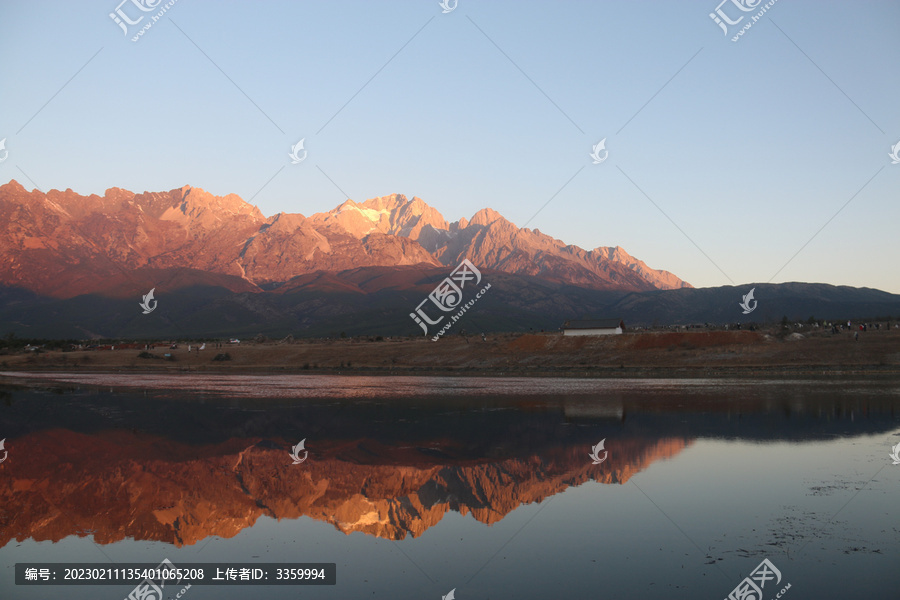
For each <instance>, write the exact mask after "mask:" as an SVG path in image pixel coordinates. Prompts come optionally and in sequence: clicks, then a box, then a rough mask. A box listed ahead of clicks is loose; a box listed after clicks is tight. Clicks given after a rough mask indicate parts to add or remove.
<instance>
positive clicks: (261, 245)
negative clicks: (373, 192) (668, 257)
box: [0, 181, 690, 298]
mask: <svg viewBox="0 0 900 600" xmlns="http://www.w3.org/2000/svg"><path fill="white" fill-rule="evenodd" d="M0 223H3V224H4V225H3V226H0V259H2V264H0V283H2V284H5V285H7V286H13V287H18V288H23V289H27V290H30V291H33V292H36V293H39V294H42V295H47V296H53V297H57V298H68V297H73V296H77V295H81V294H86V293H92V292H101V291H102V290H106V289H109V288H115V287H122V286H124V285H126V284H127V283H129V282H130V283H131V284H133V285H134V286H137V287H139V288H141V287H147V288H148V289H149V287H154V282H153V281H152V280H147V279H143V278H136V277H135V271H136V270H137V269H148V268H149V269H173V268H176V269H187V270H188V271H185V272H196V273H199V272H206V273H210V274H217V275H221V276H226V277H236V278H240V279H243V280H244V281H245V282H246V283H247V284H249V285H250V286H253V287H257V286H258V287H259V288H262V289H266V288H267V287H270V286H277V285H278V284H281V283H283V282H287V281H289V280H291V279H292V278H294V277H297V276H300V275H306V274H310V273H315V272H318V271H328V272H340V271H346V270H350V269H355V268H363V267H378V266H390V267H396V266H410V265H422V266H423V267H425V268H429V267H438V266H441V265H443V266H445V267H446V266H453V265H456V264H457V263H458V262H459V261H460V260H462V259H463V258H469V260H471V261H473V262H474V263H475V264H476V265H477V266H478V268H479V269H493V270H497V271H503V272H506V273H510V274H517V275H526V276H534V277H539V278H541V279H544V280H547V281H552V282H556V283H564V284H572V285H578V286H581V287H586V288H590V289H598V290H599V289H606V290H623V291H642V290H653V289H670V288H681V287H690V286H689V284H687V283H685V282H683V281H682V280H680V279H679V278H678V277H676V276H675V275H672V274H671V273H668V272H666V271H657V270H654V269H651V268H649V267H647V265H645V264H644V263H643V262H641V261H639V260H637V259H634V258H632V257H631V256H629V255H628V254H627V253H625V252H624V250H621V249H620V248H615V249H608V248H597V249H595V250H592V251H586V250H583V249H581V248H578V247H576V246H567V245H565V244H563V242H561V241H560V240H556V239H554V238H551V237H549V236H547V235H544V234H542V233H540V232H539V231H536V230H535V231H532V230H529V229H518V228H517V227H516V226H515V225H513V224H512V223H510V222H509V221H507V220H506V219H504V218H503V217H502V215H500V214H499V213H497V212H495V211H493V210H491V209H483V210H481V211H479V212H478V213H476V214H475V215H474V216H473V217H472V219H471V221H467V220H466V219H461V220H460V221H457V222H454V223H449V224H448V223H447V221H446V220H445V219H444V217H443V216H441V214H440V213H439V212H438V211H437V210H435V209H434V208H433V207H430V206H428V205H427V204H425V202H423V201H422V200H421V199H419V198H413V199H412V200H407V199H406V197H405V196H402V195H399V194H394V195H390V196H383V197H380V198H373V199H371V200H367V201H366V202H363V203H359V204H358V203H356V202H354V201H352V200H347V201H346V202H344V203H343V204H342V205H341V206H339V207H337V208H335V209H334V210H331V211H329V212H327V213H317V214H314V215H312V216H310V217H308V218H307V217H304V216H303V215H301V214H288V213H279V214H277V215H274V216H272V217H269V218H266V217H265V216H264V215H263V214H262V213H261V212H260V211H259V209H258V208H256V207H255V206H253V205H251V204H248V203H246V202H244V201H243V200H242V199H241V198H239V197H238V196H236V195H234V194H229V195H227V196H215V195H213V194H210V193H208V192H206V191H204V190H202V189H199V188H193V187H190V186H184V187H182V188H179V189H175V190H171V191H168V192H144V193H141V194H135V193H132V192H129V191H127V190H122V189H119V188H110V189H109V190H107V191H106V192H105V193H104V195H103V196H97V195H90V196H81V195H78V194H76V193H75V192H73V191H72V190H66V191H64V192H60V191H57V190H52V191H50V192H48V193H46V194H44V193H41V192H39V191H31V192H29V191H27V190H26V189H25V188H24V187H22V186H21V185H20V184H18V183H17V182H15V181H11V182H10V183H8V184H6V185H3V186H0ZM226 282H227V283H226ZM184 283H185V285H190V284H191V283H192V282H190V281H185V282H184ZM194 283H197V284H203V285H206V284H209V283H210V281H209V280H208V278H207V279H206V280H204V281H202V282H201V281H197V282H194ZM219 284H221V285H224V286H225V287H227V288H229V289H232V291H237V290H236V289H234V285H233V282H232V280H230V279H224V280H222V281H221V282H219ZM238 287H239V288H244V287H245V286H238Z"/></svg>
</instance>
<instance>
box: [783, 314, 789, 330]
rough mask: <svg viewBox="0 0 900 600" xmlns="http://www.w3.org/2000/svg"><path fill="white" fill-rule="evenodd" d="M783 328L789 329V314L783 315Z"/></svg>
mask: <svg viewBox="0 0 900 600" xmlns="http://www.w3.org/2000/svg"><path fill="white" fill-rule="evenodd" d="M781 328H782V329H787V328H788V318H787V315H784V316H782V317H781Z"/></svg>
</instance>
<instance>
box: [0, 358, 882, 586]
mask: <svg viewBox="0 0 900 600" xmlns="http://www.w3.org/2000/svg"><path fill="white" fill-rule="evenodd" d="M3 438H5V439H6V442H5V452H6V453H7V454H6V459H5V460H4V461H3V462H2V463H0V598H10V599H12V598H15V599H18V598H23V599H30V598H34V599H44V598H66V599H69V600H80V599H90V600H104V599H108V600H121V599H123V598H126V597H127V596H128V595H129V593H130V592H131V590H132V589H133V588H134V585H133V584H130V585H129V584H122V585H109V586H93V585H91V586H67V587H58V586H54V587H48V586H27V585H18V586H17V585H15V577H14V570H15V564H16V563H24V562H45V563H46V562H52V563H64V562H84V563H88V562H89V563H105V564H108V565H110V566H113V565H115V564H120V563H148V564H152V565H156V564H159V563H160V562H161V561H162V560H163V559H165V558H167V559H169V560H170V561H172V562H173V563H175V564H176V565H178V564H179V563H213V562H230V563H278V562H315V563H336V565H337V583H336V585H334V586H254V587H238V586H205V585H202V586H201V585H195V586H192V587H191V588H190V589H188V590H187V591H186V592H185V593H184V594H183V596H182V598H184V599H186V600H202V599H216V600H221V599H230V598H234V599H241V600H244V599H246V598H292V599H293V598H328V599H342V600H343V599H350V598H372V599H377V598H385V599H387V598H391V599H396V598H401V599H406V598H409V599H432V600H440V599H441V598H442V597H443V596H446V595H448V594H449V593H450V592H451V590H455V591H454V596H452V597H454V598H456V599H458V600H469V599H482V600H483V599H489V598H490V599H496V600H500V599H513V598H515V599H530V598H541V599H550V598H554V599H555V598H578V599H580V598H591V599H594V598H603V599H612V598H622V599H631V598H640V599H654V598H659V599H666V600H670V599H674V598H691V599H697V598H709V599H711V600H713V599H714V600H721V599H723V598H728V597H729V594H732V592H733V590H735V589H736V588H739V587H740V586H741V585H744V588H743V589H744V590H751V589H752V587H747V586H748V585H750V584H746V583H742V582H745V581H749V582H751V583H752V585H759V587H760V588H761V589H762V597H763V598H765V599H766V600H769V599H771V598H775V597H776V595H777V594H779V593H781V592H782V590H784V589H785V588H787V590H786V591H785V592H783V593H782V595H781V597H782V598H787V599H788V600H790V599H791V598H796V599H800V598H848V599H849V598H859V597H863V596H865V597H869V598H896V597H898V589H900V569H898V555H900V465H894V464H892V462H893V461H892V460H891V458H890V457H889V454H890V453H891V450H892V447H895V446H897V445H898V444H900V384H898V383H892V382H878V381H872V382H867V381H839V382H838V381H778V382H774V381H746V380H621V379H617V380H596V379H595V380H583V379H582V380H576V379H549V378H547V379H514V378H455V377H454V378H444V377H356V376H352V377H340V376H302V375H282V376H241V375H235V376H221V375H215V376H214V375H197V374H186V375H122V374H60V373H54V374H52V375H50V374H48V375H41V374H25V373H2V374H0V439H3ZM301 440H305V443H304V448H303V449H302V451H298V452H297V453H296V454H297V455H298V456H299V457H301V458H302V457H304V456H305V457H306V458H305V459H304V460H302V461H301V462H298V463H297V464H294V463H295V462H297V461H295V460H294V459H293V458H292V456H291V454H290V453H291V449H292V447H293V446H295V445H296V444H298V442H300V441H301ZM601 441H602V442H603V444H602V447H599V446H598V444H599V443H600V442H601ZM2 457H3V452H0V458H2ZM764 560H768V561H769V563H768V565H771V566H772V567H775V570H774V571H773V570H772V569H771V568H768V567H767V566H764V568H763V570H762V571H760V570H758V569H757V567H758V566H759V565H760V564H761V563H763V561H764ZM766 569H768V570H766ZM760 573H761V575H760ZM767 573H768V577H767V576H766V575H767ZM776 573H777V577H776V575H775V574H776ZM751 574H755V577H754V578H751V579H749V580H745V578H747V577H749V576H751ZM170 590H171V591H170ZM180 590H181V588H179V587H171V586H167V587H166V592H167V597H172V598H174V597H175V594H176V593H178V592H179V591H180ZM862 590H865V592H864V593H863V592H862ZM733 597H735V598H738V597H741V596H738V595H735V596H733ZM745 597H746V598H754V600H759V599H758V598H756V597H754V596H745Z"/></svg>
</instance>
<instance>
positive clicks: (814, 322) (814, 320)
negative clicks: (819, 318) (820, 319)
mask: <svg viewBox="0 0 900 600" xmlns="http://www.w3.org/2000/svg"><path fill="white" fill-rule="evenodd" d="M806 323H807V324H808V325H815V324H816V318H815V317H810V318H808V319H807V320H806Z"/></svg>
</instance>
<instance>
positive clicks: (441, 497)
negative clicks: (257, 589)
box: [0, 389, 896, 546]
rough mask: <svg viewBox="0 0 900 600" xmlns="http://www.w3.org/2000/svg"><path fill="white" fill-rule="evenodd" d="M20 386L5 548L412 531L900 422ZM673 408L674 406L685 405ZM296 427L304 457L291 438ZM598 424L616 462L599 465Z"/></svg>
mask: <svg viewBox="0 0 900 600" xmlns="http://www.w3.org/2000/svg"><path fill="white" fill-rule="evenodd" d="M177 396H178V397H175V396H174V395H172V394H169V393H162V392H156V393H122V392H104V391H99V390H57V392H56V393H53V392H49V391H44V390H26V389H13V390H10V391H9V393H8V394H7V395H5V396H4V404H3V405H2V406H0V415H2V417H0V426H2V431H3V432H4V434H5V435H6V436H7V449H8V450H9V452H10V455H9V459H8V460H7V461H6V462H5V463H3V464H2V465H0V476H2V479H0V546H3V545H6V544H7V543H9V541H10V540H12V539H17V540H22V539H28V538H32V539H35V540H39V541H40V540H54V541H56V540H60V539H62V538H64V537H66V536H69V535H73V534H75V535H89V534H90V535H93V536H94V539H95V540H96V541H97V542H99V543H110V542H114V541H117V540H121V539H124V538H135V539H142V540H161V541H166V542H170V543H173V544H176V545H182V544H194V543H196V542H198V541H199V540H202V539H204V538H206V537H208V536H213V535H215V536H221V537H231V536H234V535H236V534H237V533H238V532H240V531H241V530H242V529H244V528H245V527H249V526H252V525H253V523H255V522H256V520H257V519H258V518H259V517H260V516H271V517H274V518H287V519H294V518H298V517H300V516H308V517H311V518H314V519H319V520H322V521H326V522H329V523H332V524H333V525H334V526H335V527H336V528H337V529H339V530H341V531H344V532H346V533H350V532H353V531H361V532H365V533H368V534H371V535H377V536H380V537H386V538H391V539H401V538H403V537H405V536H406V535H413V536H418V535H420V534H422V533H423V532H424V531H426V530H427V529H428V528H429V527H432V526H434V525H435V524H436V523H438V522H439V521H440V520H441V518H443V516H444V514H446V513H447V512H449V511H456V512H459V513H461V514H469V513H471V515H472V516H473V518H475V519H477V520H478V521H480V522H483V523H486V524H491V523H494V522H497V521H499V520H500V519H502V518H503V517H504V516H505V515H507V514H508V513H509V512H511V511H512V510H514V509H515V508H516V507H518V506H520V505H522V504H528V503H532V502H539V501H541V500H543V499H545V498H547V497H550V496H552V495H554V494H557V493H559V492H561V491H563V490H565V489H566V488H567V487H569V486H577V485H580V484H582V483H585V482H587V481H591V480H593V481H597V482H601V483H623V482H626V481H628V479H629V478H630V477H632V476H633V475H634V474H635V473H637V472H639V471H641V470H643V469H645V468H647V467H648V466H649V465H650V464H651V463H653V462H654V461H657V460H660V459H666V458H670V457H673V456H675V455H677V454H678V453H679V452H680V451H681V450H682V449H684V448H685V447H686V446H687V445H689V444H690V443H691V440H692V439H693V438H696V437H709V436H715V437H723V436H724V437H740V438H751V439H752V438H760V439H773V438H778V439H788V440H805V439H823V438H833V437H834V436H836V435H858V434H862V433H871V432H875V431H885V430H889V429H891V428H893V427H896V416H895V413H894V412H893V411H894V408H893V404H894V402H893V401H892V400H891V398H890V397H885V396H882V395H878V394H874V395H873V394H861V395H857V396H855V397H853V398H852V399H847V396H841V395H836V394H832V395H831V397H830V398H829V396H828V395H827V394H825V395H821V394H817V395H815V397H814V398H805V397H798V396H797V395H796V393H795V391H792V392H790V393H788V392H785V393H782V394H781V395H780V396H779V394H778V392H777V391H776V390H774V389H769V390H768V391H767V392H766V393H765V394H763V395H762V397H758V398H741V399H731V398H726V397H721V396H717V395H692V396H690V397H686V396H684V395H683V394H681V395H678V394H666V393H663V394H653V395H650V396H646V395H643V396H642V395H640V394H638V395H634V394H632V395H629V394H616V395H615V397H612V396H610V397H605V398H597V397H585V396H578V397H565V398H559V397H557V398H534V397H529V398H527V399H520V400H518V401H516V402H511V400H510V399H508V398H507V399H502V398H494V397H480V398H478V399H477V402H476V401H474V400H473V399H467V398H428V399H424V400H420V401H415V400H407V401H404V402H400V403H397V402H392V403H390V404H387V403H384V402H379V403H376V402H371V401H360V400H356V401H353V402H350V403H347V402H345V403H336V402H333V401H329V402H325V401H304V402H303V403H300V404H298V403H296V402H293V403H292V402H289V401H279V402H268V403H265V402H260V401H252V402H248V401H245V400H242V401H238V400H234V399H227V398H218V397H207V396H203V395H194V396H186V395H185V394H184V393H179V394H178V395H177ZM679 405H680V406H679ZM302 437H305V438H306V439H307V443H306V447H307V449H308V450H309V452H310V455H309V458H308V460H306V461H305V462H304V463H302V464H300V465H292V464H291V459H290V457H289V456H288V449H289V447H290V446H291V445H292V444H294V443H296V442H297V441H299V438H302ZM601 438H606V439H607V442H606V448H607V450H608V451H609V458H608V459H607V460H606V461H605V462H604V463H602V464H601V465H592V464H591V460H590V459H589V458H588V456H587V453H588V451H589V449H590V446H592V445H593V444H596V443H597V442H598V441H599V440H600V439H601Z"/></svg>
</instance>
